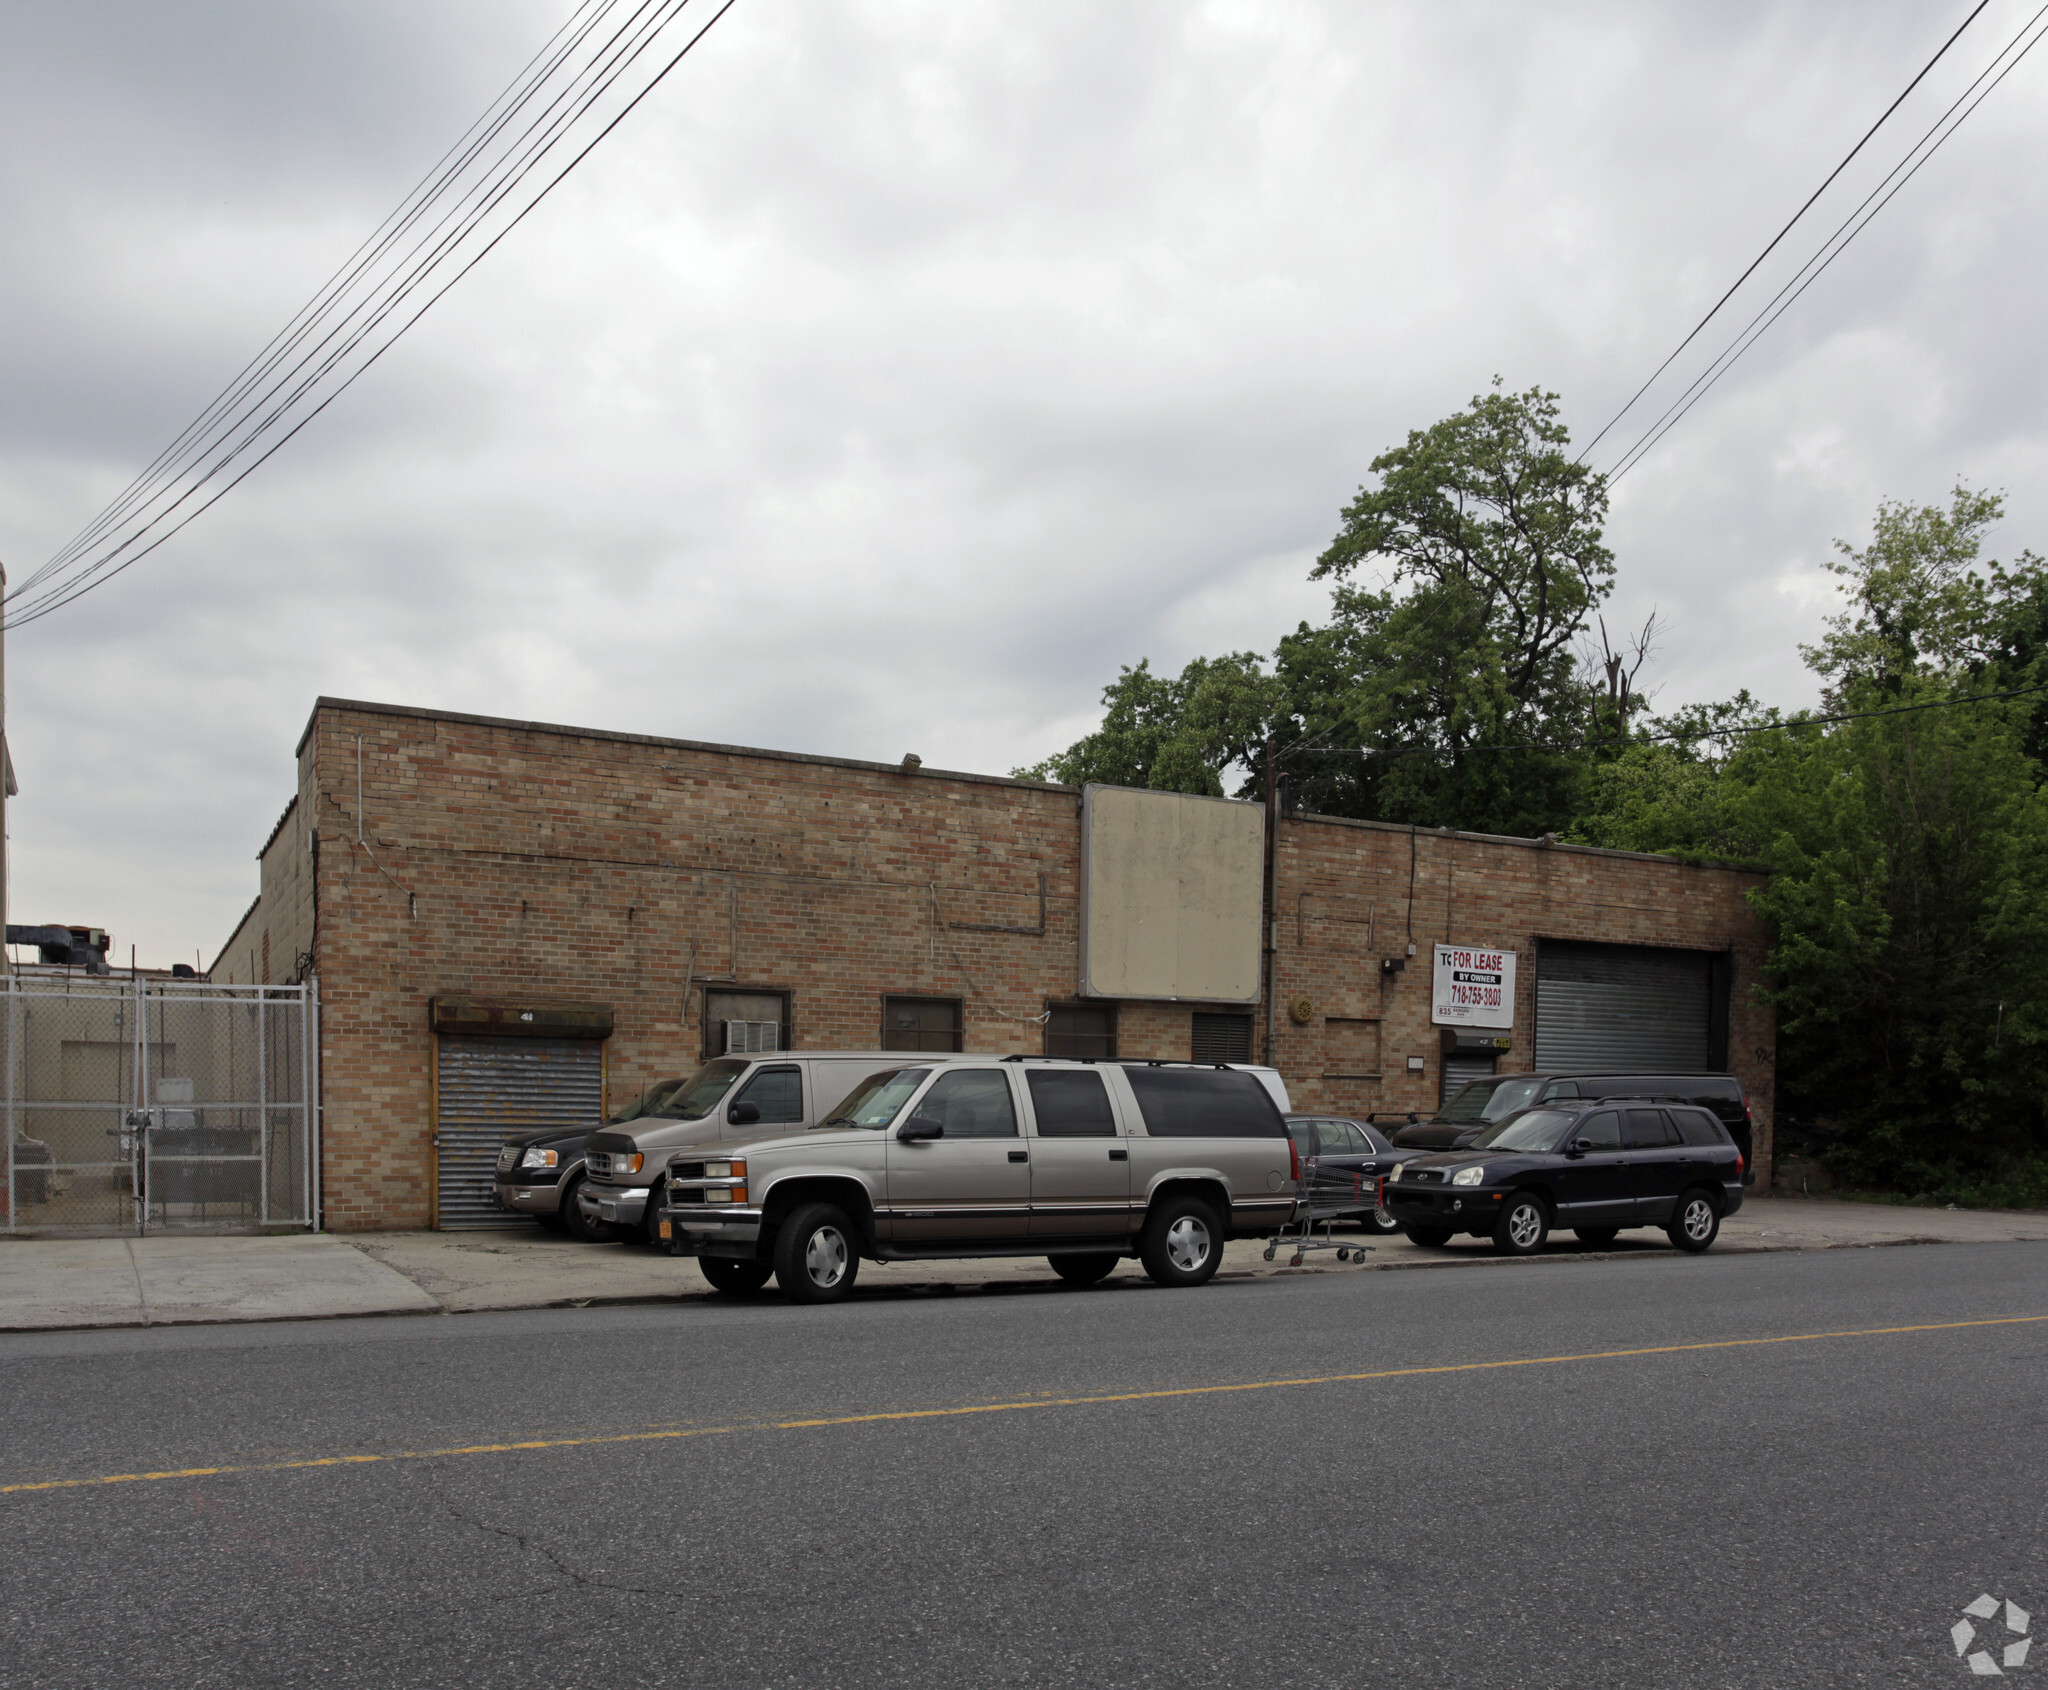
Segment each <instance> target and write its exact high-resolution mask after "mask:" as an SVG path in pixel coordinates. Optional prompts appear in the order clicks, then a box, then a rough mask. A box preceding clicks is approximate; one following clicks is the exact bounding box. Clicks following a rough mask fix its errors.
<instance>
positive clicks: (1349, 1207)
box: [1266, 1156, 1380, 1268]
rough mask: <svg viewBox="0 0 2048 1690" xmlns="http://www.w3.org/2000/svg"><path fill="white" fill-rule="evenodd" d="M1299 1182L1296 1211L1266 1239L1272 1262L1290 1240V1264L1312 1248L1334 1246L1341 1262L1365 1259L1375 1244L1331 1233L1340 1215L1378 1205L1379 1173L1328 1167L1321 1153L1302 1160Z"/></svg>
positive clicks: (1267, 1255)
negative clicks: (1355, 1241) (1324, 1165)
mask: <svg viewBox="0 0 2048 1690" xmlns="http://www.w3.org/2000/svg"><path fill="white" fill-rule="evenodd" d="M1300 1185H1301V1195H1300V1196H1299V1197H1298V1198H1296V1200H1295V1204H1294V1213H1293V1214H1291V1215H1290V1216H1288V1217H1287V1221H1286V1224H1285V1225H1283V1226H1282V1227H1281V1228H1280V1230H1279V1231H1278V1232H1276V1233H1274V1234H1273V1236H1272V1238H1271V1239H1269V1240H1268V1241H1267V1244H1266V1260H1267V1261H1269V1262H1270V1261H1271V1260H1272V1259H1273V1258H1274V1256H1276V1255H1277V1254H1279V1251H1280V1246H1281V1245H1283V1244H1288V1245H1292V1246H1293V1254H1292V1255H1291V1256H1290V1257H1289V1258H1288V1261H1287V1265H1288V1266H1289V1267H1297V1268H1298V1267H1300V1266H1301V1264H1302V1260H1303V1258H1304V1257H1306V1256H1307V1255H1308V1253H1309V1252H1310V1251H1311V1250H1335V1251H1336V1252H1337V1260H1338V1261H1340V1262H1348V1261H1352V1260H1354V1259H1355V1260H1358V1261H1361V1262H1362V1261H1364V1260H1365V1253H1366V1251H1368V1250H1370V1249H1371V1248H1372V1246H1371V1245H1370V1244H1358V1243H1354V1242H1353V1241H1352V1240H1350V1239H1348V1238H1346V1239H1341V1240H1340V1239H1338V1238H1335V1237H1333V1236H1332V1235H1331V1232H1330V1229H1331V1227H1332V1226H1333V1225H1334V1224H1335V1223H1336V1221H1337V1219H1338V1217H1339V1216H1342V1215H1355V1214H1357V1213H1358V1211H1359V1210H1360V1209H1376V1208H1378V1207H1379V1202H1380V1176H1379V1175H1378V1174H1368V1173H1361V1172H1360V1171H1359V1170H1358V1169H1356V1168H1328V1169H1326V1168H1324V1167H1323V1165H1322V1158H1321V1157H1320V1156H1311V1157H1308V1158H1307V1159H1306V1160H1304V1161H1303V1163H1302V1164H1301V1180H1300Z"/></svg>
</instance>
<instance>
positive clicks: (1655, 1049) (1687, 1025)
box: [1536, 939, 1714, 1074]
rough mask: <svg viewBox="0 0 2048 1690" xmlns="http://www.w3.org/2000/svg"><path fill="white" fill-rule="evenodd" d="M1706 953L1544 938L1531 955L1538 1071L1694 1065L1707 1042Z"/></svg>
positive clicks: (1710, 964)
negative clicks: (1533, 968)
mask: <svg viewBox="0 0 2048 1690" xmlns="http://www.w3.org/2000/svg"><path fill="white" fill-rule="evenodd" d="M1713 981H1714V958H1713V956H1712V955H1711V954H1709V953H1707V952H1704V951H1669V950H1659V949H1654V948H1652V947H1650V946H1646V945H1588V944H1567V943H1564V942H1562V941H1558V940H1552V939H1546V940H1544V941H1543V943H1542V945H1541V948H1540V949H1539V951H1538V953H1537V959H1536V1068H1537V1071H1538V1072H1539V1073H1548V1074H1570V1073H1591V1074H1598V1073H1618V1072H1619V1073H1626V1072H1645V1073H1656V1072H1658V1071H1660V1070H1662V1071H1665V1072H1673V1073H1680V1074H1685V1073H1699V1072H1701V1071H1702V1070H1704V1069H1706V1068H1707V1067H1708V1066H1709V1063H1708V1052H1709V1050H1710V1048H1711V1045H1712V1000H1713Z"/></svg>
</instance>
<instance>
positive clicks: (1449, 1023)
mask: <svg viewBox="0 0 2048 1690" xmlns="http://www.w3.org/2000/svg"><path fill="white" fill-rule="evenodd" d="M1435 976H1436V977H1435V984H1434V989H1433V990H1432V992H1431V994H1430V1011H1429V1018H1430V1020H1431V1021H1433V1022H1434V1023H1435V1024H1436V1025H1437V1026H1439V1027H1498V1028H1501V1029H1507V1028H1511V1027H1513V1026H1514V1024H1515V953H1514V952H1513V951H1489V950H1482V949H1480V948H1478V947H1477V946H1465V945H1438V946H1437V947H1436V970H1435Z"/></svg>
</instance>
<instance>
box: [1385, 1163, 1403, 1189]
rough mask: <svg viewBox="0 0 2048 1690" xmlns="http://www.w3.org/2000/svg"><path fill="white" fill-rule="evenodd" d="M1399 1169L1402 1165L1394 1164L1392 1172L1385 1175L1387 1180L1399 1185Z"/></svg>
mask: <svg viewBox="0 0 2048 1690" xmlns="http://www.w3.org/2000/svg"><path fill="white" fill-rule="evenodd" d="M1401 1168H1402V1164H1401V1163H1399V1162H1396V1163H1395V1164H1394V1171H1393V1172H1392V1173H1390V1174H1389V1175H1387V1178H1388V1179H1390V1180H1392V1181H1393V1182H1394V1183H1395V1184H1396V1185H1399V1184H1400V1183H1401Z"/></svg>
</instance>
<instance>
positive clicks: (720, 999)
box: [704, 988, 789, 1059]
mask: <svg viewBox="0 0 2048 1690" xmlns="http://www.w3.org/2000/svg"><path fill="white" fill-rule="evenodd" d="M788 1048H789V994H788V993H787V992H746V991H739V992H731V991H727V992H714V991H711V990H709V989H708V988H707V989H706V991H705V993H704V1055H705V1057H706V1058H707V1059H708V1058H710V1057H714V1056H724V1055H725V1054H726V1053H727V1052H729V1051H730V1052H734V1053H737V1054H740V1055H752V1054H753V1053H755V1052H757V1051H764V1050H787V1049H788Z"/></svg>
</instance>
